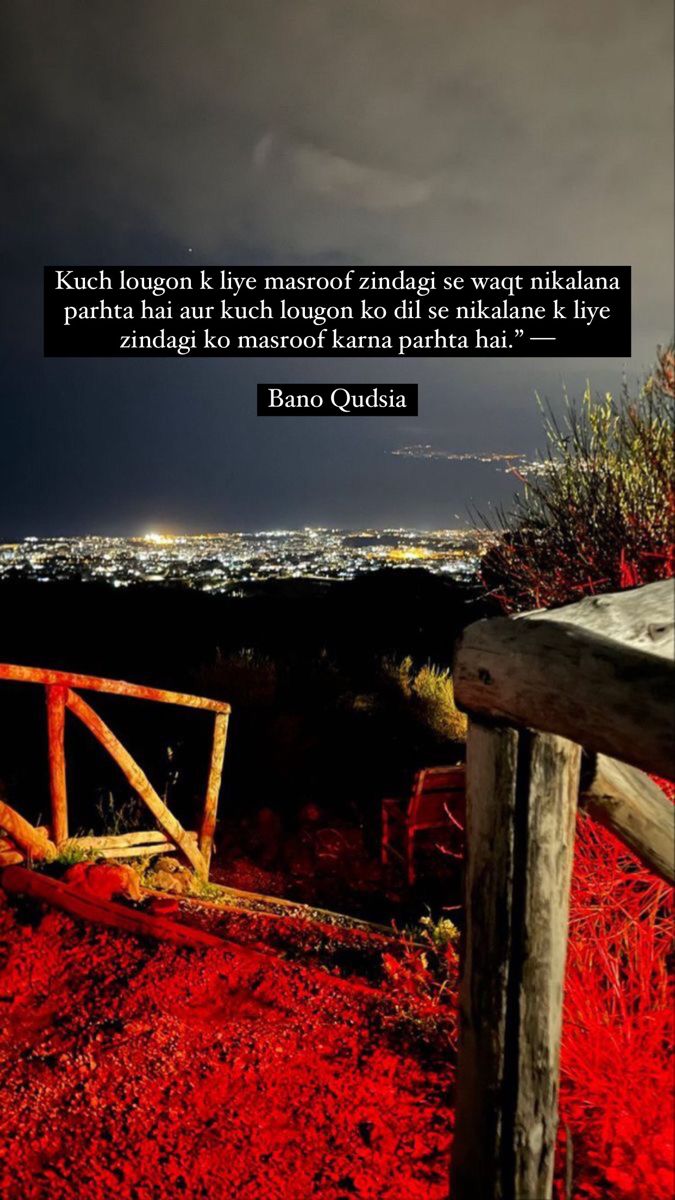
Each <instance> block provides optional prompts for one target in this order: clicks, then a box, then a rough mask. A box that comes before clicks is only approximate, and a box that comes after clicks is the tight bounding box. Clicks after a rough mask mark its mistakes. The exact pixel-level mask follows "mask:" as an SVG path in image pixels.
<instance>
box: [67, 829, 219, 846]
mask: <svg viewBox="0 0 675 1200" xmlns="http://www.w3.org/2000/svg"><path fill="white" fill-rule="evenodd" d="M185 834H186V836H187V837H189V838H191V839H192V841H193V842H194V841H196V838H197V834H196V833H194V832H192V830H190V829H186V830H185ZM69 841H70V843H71V845H72V844H77V845H78V846H81V847H82V848H83V849H85V850H95V849H96V848H97V847H98V846H101V847H103V848H104V849H114V848H115V847H120V848H124V847H125V846H140V845H143V846H145V845H150V844H151V843H153V842H165V841H166V834H165V833H162V830H161V829H140V830H133V831H132V832H131V833H112V834H106V835H103V836H101V837H95V836H87V837H77V838H70V839H69Z"/></svg>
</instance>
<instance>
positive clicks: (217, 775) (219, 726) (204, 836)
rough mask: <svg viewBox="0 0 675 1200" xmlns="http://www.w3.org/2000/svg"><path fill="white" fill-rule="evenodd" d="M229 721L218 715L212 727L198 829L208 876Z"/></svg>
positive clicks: (226, 716) (222, 715) (225, 716)
mask: <svg viewBox="0 0 675 1200" xmlns="http://www.w3.org/2000/svg"><path fill="white" fill-rule="evenodd" d="M228 720H229V714H228V713H218V714H217V715H216V718H215V721H214V725H213V745H212V748H211V763H210V767H209V778H208V783H207V786H206V799H205V801H204V812H203V815H202V822H201V826H200V829H199V849H200V851H201V855H202V858H203V859H204V862H205V863H206V873H207V876H208V871H209V867H210V865H211V853H212V851H213V835H214V833H215V831H216V817H217V815H218V797H219V795H220V783H221V779H222V776H223V760H224V758H225V744H226V742H227V723H228Z"/></svg>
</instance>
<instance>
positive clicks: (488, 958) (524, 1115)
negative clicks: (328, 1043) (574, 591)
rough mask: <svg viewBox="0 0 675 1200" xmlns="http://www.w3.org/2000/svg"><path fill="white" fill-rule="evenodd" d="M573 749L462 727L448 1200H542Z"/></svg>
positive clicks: (546, 1186) (556, 1047) (575, 771)
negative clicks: (456, 1020) (460, 935)
mask: <svg viewBox="0 0 675 1200" xmlns="http://www.w3.org/2000/svg"><path fill="white" fill-rule="evenodd" d="M579 763H580V750H579V747H578V746H576V745H574V744H573V743H571V742H568V741H566V740H565V739H564V738H560V737H557V736H555V735H552V734H535V733H533V732H531V731H522V732H520V733H519V732H517V731H516V730H515V729H511V728H508V727H506V726H500V725H496V726H488V725H484V724H480V723H477V722H474V721H472V722H471V724H470V728H469V739H468V746H467V862H466V891H465V896H466V930H465V944H464V951H463V969H462V982H461V989H460V1013H461V1026H460V1048H459V1065H458V1078H457V1089H456V1090H457V1117H456V1129H455V1142H454V1147H453V1157H452V1188H451V1193H452V1196H453V1200H475V1197H478V1196H480V1197H481V1200H548V1198H549V1197H550V1195H551V1188H552V1180H553V1154H554V1147H555V1135H556V1126H557V1107H558V1067H559V1054H560V1031H561V1023H562V996H563V980H564V968H565V954H566V947H567V924H568V907H569V885H570V875H571V867H572V855H573V848H574V828H575V814H576V798H577V792H578V786H579Z"/></svg>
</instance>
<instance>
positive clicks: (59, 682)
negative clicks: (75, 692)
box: [0, 663, 230, 713]
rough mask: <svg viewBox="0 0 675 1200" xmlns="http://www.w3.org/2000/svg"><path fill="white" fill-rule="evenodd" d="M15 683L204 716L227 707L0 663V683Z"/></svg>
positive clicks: (175, 694)
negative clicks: (168, 706) (102, 694)
mask: <svg viewBox="0 0 675 1200" xmlns="http://www.w3.org/2000/svg"><path fill="white" fill-rule="evenodd" d="M3 679H4V680H11V681H13V682H15V683H41V684H43V685H44V686H45V687H50V686H57V687H65V688H79V689H80V690H81V691H93V692H106V693H108V694H109V695H112V696H133V697H134V698H135V699H137V700H153V701H156V702H158V703H160V704H178V705H180V706H181V707H182V708H201V709H204V710H205V711H207V712H215V713H229V711H230V706H229V704H225V702H224V701H222V700H209V699H206V698H205V697H203V696H189V695H186V694H185V693H183V692H168V691H165V690H163V689H160V688H151V687H143V686H142V685H141V684H138V683H126V682H125V681H124V680H122V679H100V678H99V677H98V676H97V675H74V674H72V672H70V671H50V670H45V669H44V668H42V667H22V666H17V665H16V664H14V663H0V680H3Z"/></svg>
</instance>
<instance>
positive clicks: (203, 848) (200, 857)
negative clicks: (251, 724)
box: [0, 663, 230, 878]
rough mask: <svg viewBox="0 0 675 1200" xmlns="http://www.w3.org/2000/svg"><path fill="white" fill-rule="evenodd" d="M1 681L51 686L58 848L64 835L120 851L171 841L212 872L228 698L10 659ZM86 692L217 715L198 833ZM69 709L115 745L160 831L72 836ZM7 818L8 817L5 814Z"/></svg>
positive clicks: (202, 870) (204, 874)
mask: <svg viewBox="0 0 675 1200" xmlns="http://www.w3.org/2000/svg"><path fill="white" fill-rule="evenodd" d="M2 680H6V681H11V682H14V683H33V684H40V685H42V686H43V687H44V688H45V692H46V699H47V735H48V748H49V781H50V793H51V822H50V832H51V838H52V840H53V842H54V843H55V845H56V847H57V849H58V847H59V846H61V845H63V843H64V842H66V841H70V842H71V843H74V844H75V845H78V844H81V845H82V847H83V848H86V849H88V850H97V849H98V850H99V851H100V852H101V853H102V854H104V855H105V854H108V855H110V854H112V853H114V852H117V853H119V854H120V855H121V856H124V854H125V853H126V854H129V853H136V854H138V853H141V852H142V849H143V848H145V849H148V852H149V853H157V852H158V849H159V851H160V852H161V850H162V849H164V848H165V847H166V846H167V845H168V846H169V848H173V847H174V846H175V847H177V848H178V850H179V851H180V853H181V855H182V856H183V857H184V859H185V860H186V861H187V862H188V863H189V864H190V866H191V867H192V868H193V869H194V871H195V872H196V873H197V874H198V875H199V876H200V877H201V878H208V873H209V866H210V861H211V853H212V849H213V835H214V832H215V825H216V816H217V810H218V796H219V793H220V784H221V778H222V771H223V760H224V757H225V743H226V740H227V725H228V720H229V715H230V706H229V704H225V703H223V702H221V701H219V700H208V699H205V698H204V697H202V696H189V695H183V694H182V693H180V692H167V691H161V690H160V689H158V688H149V687H142V686H140V685H139V684H136V683H124V682H123V681H121V680H117V679H99V678H98V677H97V676H95V675H74V674H71V673H70V672H66V671H49V670H43V669H42V668H40V667H21V666H15V665H12V664H9V663H0V681H2ZM80 691H91V692H104V693H106V694H108V695H113V696H130V697H133V698H135V699H137V700H151V701H156V702H158V703H161V704H176V705H180V706H181V707H184V708H197V709H202V710H204V711H206V712H210V713H213V714H214V729H213V742H212V747H211V762H210V767H209V774H208V782H207V786H206V796H205V799H204V807H203V811H202V816H201V821H200V826H199V830H198V831H197V834H196V836H195V835H194V834H191V833H190V832H189V831H187V830H185V829H183V827H182V825H181V824H180V822H179V821H178V820H177V818H176V817H175V816H174V815H173V813H172V812H171V811H170V809H169V808H168V807H167V805H166V804H165V803H164V801H163V800H162V798H161V796H160V795H159V794H158V793H157V792H156V791H155V789H154V787H153V786H152V784H151V783H150V781H149V779H148V778H147V776H146V775H145V773H144V771H143V770H142V769H141V767H140V766H139V765H138V763H137V762H136V761H135V759H134V758H132V756H131V754H129V752H128V750H127V749H126V748H125V747H124V746H123V745H122V743H121V742H120V740H119V738H117V737H116V736H115V734H114V733H113V732H112V730H111V729H110V728H109V727H108V726H107V725H106V723H105V721H103V720H102V718H101V717H100V716H99V715H98V713H97V712H96V711H95V710H94V709H93V708H92V707H91V705H90V704H88V703H87V701H86V700H84V699H83V698H82V696H80V695H79V692H80ZM66 712H70V713H72V714H73V715H74V716H75V717H77V718H78V720H79V721H81V722H82V724H83V725H85V726H86V728H87V729H88V730H89V731H90V733H92V734H93V735H94V737H95V738H96V739H97V741H99V742H100V744H101V745H102V746H103V747H104V748H105V749H106V750H107V751H108V753H109V754H110V756H111V758H113V759H114V760H115V762H116V763H117V765H118V766H119V768H120V769H121V771H122V772H123V774H124V775H125V777H126V779H127V780H128V782H129V783H130V785H131V787H132V788H133V789H134V791H135V792H136V794H137V795H138V796H139V797H140V799H141V800H142V801H143V802H144V803H145V804H146V805H147V807H148V808H149V810H150V812H151V813H152V815H153V817H154V818H155V821H156V823H157V825H158V826H159V831H158V830H148V831H146V832H145V833H143V834H140V833H133V834H127V835H124V834H122V835H118V836H117V837H112V838H92V837H89V838H70V839H69V837H68V794H67V788H66V747H65V719H66ZM15 816H16V814H15ZM0 824H2V822H1V821H0ZM24 824H25V823H24ZM160 831H161V832H160ZM164 839H166V840H164ZM85 843H86V846H85ZM144 843H147V845H144ZM130 848H131V849H130Z"/></svg>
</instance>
